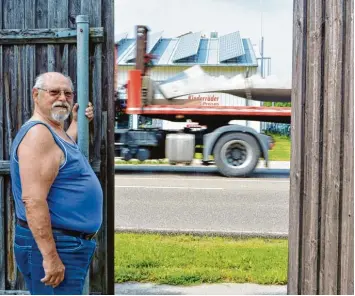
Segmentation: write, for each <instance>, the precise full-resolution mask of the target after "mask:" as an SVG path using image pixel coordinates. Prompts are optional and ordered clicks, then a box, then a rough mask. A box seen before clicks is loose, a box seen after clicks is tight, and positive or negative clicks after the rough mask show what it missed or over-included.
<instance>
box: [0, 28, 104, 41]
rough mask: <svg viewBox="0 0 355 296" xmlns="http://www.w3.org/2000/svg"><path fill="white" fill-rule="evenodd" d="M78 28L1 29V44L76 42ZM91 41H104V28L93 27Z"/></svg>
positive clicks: (90, 34)
mask: <svg viewBox="0 0 355 296" xmlns="http://www.w3.org/2000/svg"><path fill="white" fill-rule="evenodd" d="M76 35H77V33H76V29H71V28H51V29H23V30H19V29H3V30H0V44H3V45H6V44H11V45H13V44H63V43H64V44H69V43H76ZM89 36H90V42H92V43H100V42H103V36H104V32H103V28H102V27H92V28H90V31H89Z"/></svg>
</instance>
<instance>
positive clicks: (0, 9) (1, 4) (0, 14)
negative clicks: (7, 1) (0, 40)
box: [0, 0, 4, 29]
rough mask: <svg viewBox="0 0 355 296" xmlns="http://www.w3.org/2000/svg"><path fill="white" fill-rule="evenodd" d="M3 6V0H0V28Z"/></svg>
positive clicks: (1, 25)
mask: <svg viewBox="0 0 355 296" xmlns="http://www.w3.org/2000/svg"><path fill="white" fill-rule="evenodd" d="M3 7H4V0H0V29H2V28H3V19H2V17H3V15H4V14H3Z"/></svg>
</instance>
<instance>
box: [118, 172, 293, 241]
mask: <svg viewBox="0 0 355 296" xmlns="http://www.w3.org/2000/svg"><path fill="white" fill-rule="evenodd" d="M266 177H267V178H265V177H256V178H240V179H239V178H225V177H220V176H216V175H213V174H209V175H208V174H204V175H197V174H172V173H167V174H162V173H151V174H139V173H134V174H129V173H119V174H116V177H115V179H116V180H115V196H116V197H115V218H116V219H115V226H116V229H119V228H121V229H122V228H125V229H138V230H139V229H149V230H172V231H177V230H183V231H208V232H211V231H212V232H237V233H239V232H246V233H254V232H256V233H265V232H267V233H283V234H287V232H288V204H289V179H288V176H283V177H281V178H280V177H278V178H275V177H274V176H271V175H270V176H267V175H266Z"/></svg>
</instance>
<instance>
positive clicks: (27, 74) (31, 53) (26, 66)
mask: <svg viewBox="0 0 355 296" xmlns="http://www.w3.org/2000/svg"><path fill="white" fill-rule="evenodd" d="M34 28H36V1H35V0H28V1H25V29H34ZM24 56H25V58H24V59H23V60H22V63H23V73H22V76H23V90H22V91H23V97H24V101H23V114H22V119H23V122H25V121H27V120H28V119H29V118H30V117H31V115H32V110H33V101H32V86H33V82H34V78H35V76H36V69H35V67H34V66H35V65H36V60H35V59H36V47H35V46H33V45H26V46H25V52H24Z"/></svg>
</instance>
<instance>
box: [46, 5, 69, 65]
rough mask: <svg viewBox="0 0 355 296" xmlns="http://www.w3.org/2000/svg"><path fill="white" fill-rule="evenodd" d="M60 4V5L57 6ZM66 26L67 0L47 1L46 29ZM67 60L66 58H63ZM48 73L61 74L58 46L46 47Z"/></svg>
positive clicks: (60, 58)
mask: <svg viewBox="0 0 355 296" xmlns="http://www.w3.org/2000/svg"><path fill="white" fill-rule="evenodd" d="M59 2H60V5H59ZM67 24H68V0H63V1H58V0H49V1H48V27H49V28H65V27H66V26H67ZM64 59H65V60H67V58H64ZM48 71H56V72H62V57H61V49H60V46H59V45H48Z"/></svg>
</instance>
